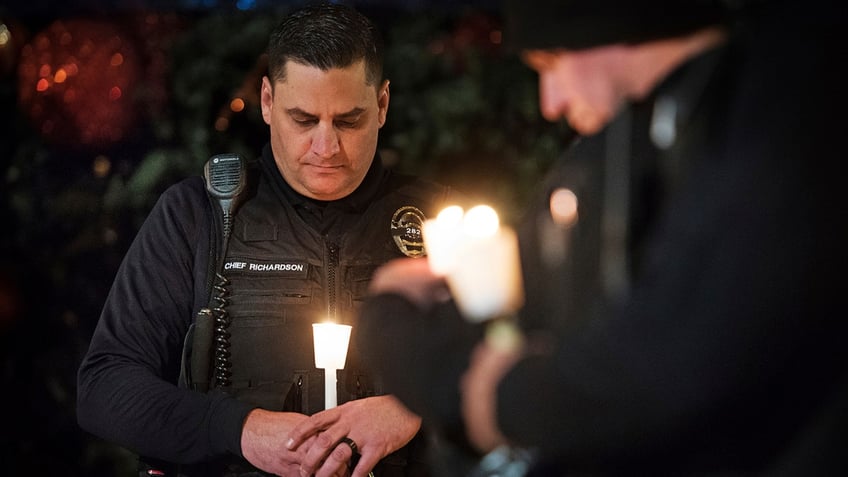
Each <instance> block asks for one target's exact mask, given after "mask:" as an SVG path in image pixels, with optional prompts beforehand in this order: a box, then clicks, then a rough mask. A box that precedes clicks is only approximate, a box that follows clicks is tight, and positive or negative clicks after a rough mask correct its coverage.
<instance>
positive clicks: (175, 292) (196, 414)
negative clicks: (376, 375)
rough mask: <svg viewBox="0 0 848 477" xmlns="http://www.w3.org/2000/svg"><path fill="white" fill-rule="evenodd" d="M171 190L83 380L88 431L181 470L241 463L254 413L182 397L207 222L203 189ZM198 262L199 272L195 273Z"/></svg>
mask: <svg viewBox="0 0 848 477" xmlns="http://www.w3.org/2000/svg"><path fill="white" fill-rule="evenodd" d="M196 179H197V178H195V179H190V180H187V181H184V182H183V183H181V184H178V185H176V186H173V187H171V188H170V189H168V190H167V191H166V192H165V193H164V194H163V195H162V197H161V198H160V199H159V201H158V203H157V204H156V206H155V207H154V209H153V210H152V212H151V214H150V216H149V217H148V218H147V220H146V221H145V223H144V224H143V226H142V228H141V230H140V231H139V233H138V235H137V237H136V238H135V240H134V242H133V243H132V245H131V247H130V249H129V251H128V253H127V255H126V257H125V258H124V261H123V263H122V264H121V267H120V269H119V271H118V274H117V277H116V279H115V281H114V283H113V285H112V289H111V291H110V293H109V295H108V298H107V300H106V303H105V306H104V308H103V312H102V315H101V317H100V321H99V322H98V325H97V327H96V329H95V332H94V335H93V337H92V340H91V344H90V347H89V350H88V353H87V354H86V356H85V357H84V359H83V362H82V365H81V367H80V370H79V375H78V403H77V413H78V416H77V417H78V420H79V424H80V426H81V427H83V428H84V429H86V430H87V431H89V432H92V433H93V434H96V435H98V436H100V437H102V438H104V439H106V440H109V441H112V442H115V443H117V444H119V445H122V446H125V447H127V448H129V449H131V450H133V451H135V452H137V453H139V454H142V455H146V456H150V457H155V458H159V459H164V460H168V461H173V462H179V463H190V462H197V461H201V460H204V459H207V458H209V457H211V456H215V455H221V454H226V453H233V454H237V455H239V454H240V452H241V449H240V436H241V427H242V423H243V422H244V419H245V418H246V416H247V413H248V412H249V411H250V408H249V407H248V406H247V405H245V404H243V403H240V402H238V401H236V400H235V399H232V398H229V397H227V396H224V395H223V394H209V395H205V394H201V393H198V392H194V391H189V390H186V389H181V388H178V387H177V386H176V385H175V383H176V382H177V378H178V375H179V369H180V357H181V350H182V346H183V340H184V336H185V333H186V331H187V329H188V327H189V325H190V324H191V321H192V318H193V317H192V314H193V309H192V308H193V302H194V293H195V282H196V280H202V279H203V277H205V269H206V263H207V261H208V257H206V258H203V254H207V255H208V250H209V247H208V242H209V220H208V218H207V211H206V209H205V207H207V205H206V204H207V202H206V197H205V195H204V194H205V192H204V191H203V185H202V181H199V180H196ZM196 263H200V264H201V266H196Z"/></svg>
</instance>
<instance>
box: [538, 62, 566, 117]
mask: <svg viewBox="0 0 848 477" xmlns="http://www.w3.org/2000/svg"><path fill="white" fill-rule="evenodd" d="M563 89H564V88H562V87H561V85H558V84H557V82H556V81H555V78H554V75H551V74H544V73H543V74H540V75H539V110H540V111H541V112H542V116H544V117H545V119H547V120H548V121H552V122H556V121H559V119H560V118H562V117H563V116H565V113H566V106H567V104H566V100H565V92H564V91H563Z"/></svg>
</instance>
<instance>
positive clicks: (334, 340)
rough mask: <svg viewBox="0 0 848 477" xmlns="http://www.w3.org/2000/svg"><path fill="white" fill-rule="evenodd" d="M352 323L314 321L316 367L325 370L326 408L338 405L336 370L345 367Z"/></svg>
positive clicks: (313, 334) (313, 335)
mask: <svg viewBox="0 0 848 477" xmlns="http://www.w3.org/2000/svg"><path fill="white" fill-rule="evenodd" d="M350 330H351V326H350V325H340V324H337V323H313V324H312V337H313V339H314V346H315V367H316V368H318V369H323V370H324V409H330V408H333V407H336V405H337V404H338V400H337V397H336V371H337V370H339V369H344V365H345V360H346V359H347V348H348V343H349V342H350Z"/></svg>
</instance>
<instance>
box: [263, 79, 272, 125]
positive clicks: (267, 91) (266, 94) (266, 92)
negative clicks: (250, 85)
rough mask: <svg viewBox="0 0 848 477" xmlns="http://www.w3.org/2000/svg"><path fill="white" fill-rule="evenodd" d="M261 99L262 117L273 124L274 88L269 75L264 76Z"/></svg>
mask: <svg viewBox="0 0 848 477" xmlns="http://www.w3.org/2000/svg"><path fill="white" fill-rule="evenodd" d="M259 100H260V103H261V104H262V119H263V120H265V124H267V125H269V126H270V125H271V109H272V106H273V105H274V88H273V86H272V85H271V80H270V79H269V78H268V77H267V76H263V77H262V85H261V86H260V87H259Z"/></svg>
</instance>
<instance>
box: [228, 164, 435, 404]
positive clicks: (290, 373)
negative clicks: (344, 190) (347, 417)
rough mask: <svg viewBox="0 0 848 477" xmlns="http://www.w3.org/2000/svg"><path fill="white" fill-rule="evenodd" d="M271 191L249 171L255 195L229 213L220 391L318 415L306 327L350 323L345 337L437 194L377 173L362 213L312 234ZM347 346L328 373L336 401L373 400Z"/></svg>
mask: <svg viewBox="0 0 848 477" xmlns="http://www.w3.org/2000/svg"><path fill="white" fill-rule="evenodd" d="M277 187H279V186H278V185H276V184H275V183H274V182H273V181H272V180H268V178H267V176H266V175H265V174H259V178H258V184H257V189H256V194H255V196H254V197H253V198H251V199H250V200H248V201H247V202H246V203H245V204H244V205H243V206H242V207H241V209H240V210H239V211H238V214H237V215H236V219H235V223H234V226H233V229H232V235H231V237H230V240H229V245H228V248H227V253H226V257H225V260H224V262H223V271H222V273H223V275H224V276H225V277H226V278H227V280H228V281H229V283H228V285H227V293H228V295H229V296H228V304H227V306H226V310H227V312H228V313H229V315H230V324H229V327H228V328H229V329H228V333H229V340H228V341H229V343H228V346H229V353H230V361H231V368H230V371H231V377H230V380H231V383H232V384H231V387H230V389H229V391H230V392H231V394H232V395H234V396H235V397H237V398H238V399H240V400H243V401H246V402H249V403H252V404H256V405H259V406H261V407H262V408H265V409H269V410H279V411H295V412H302V413H305V414H313V413H315V412H318V411H321V410H323V409H324V374H323V373H324V371H323V370H320V369H316V367H315V360H314V352H313V337H312V324H313V323H319V322H323V321H327V320H331V321H334V322H337V323H344V324H350V325H352V326H353V328H352V336H354V335H355V333H356V329H357V327H356V317H357V309H358V306H359V304H360V303H361V302H362V300H363V299H364V297H365V294H366V291H367V285H368V282H369V280H370V278H371V276H372V274H373V272H374V270H375V269H376V268H377V267H378V266H379V265H381V264H383V263H385V262H387V261H388V260H390V259H393V258H398V257H403V256H404V255H415V254H416V253H417V252H420V235H417V234H420V228H419V229H416V227H415V223H414V222H416V221H422V220H423V218H424V217H433V216H435V214H436V213H438V211H439V210H440V209H439V208H441V207H443V206H444V205H446V204H445V200H446V193H447V189H446V188H443V187H441V186H436V185H433V184H429V183H426V182H421V181H417V180H413V179H410V178H408V177H405V176H399V175H394V174H391V173H387V175H386V177H385V179H384V180H383V184H382V186H381V187H380V191H379V193H377V194H376V197H374V199H373V201H372V202H371V203H369V204H368V205H367V206H365V209H364V211H358V212H354V211H342V212H340V213H339V214H338V215H337V219H336V221H335V222H334V223H333V224H332V225H331V226H330V227H329V229H328V230H326V231H325V233H323V234H322V233H319V232H318V231H316V230H315V229H314V228H312V227H310V226H309V225H307V223H306V222H305V221H304V220H303V219H302V218H301V217H300V216H299V215H298V214H297V212H296V211H295V209H294V207H293V206H292V205H291V204H290V203H289V202H288V201H286V200H285V199H284V198H283V196H282V194H281V191H279V190H275V188H277ZM328 207H333V205H332V204H331V205H329V206H328ZM330 212H332V211H328V210H325V214H326V213H330ZM416 241H417V243H416ZM402 248H403V249H405V250H406V253H404V252H402V250H401V249H402ZM354 343H355V340H354V339H353V338H352V339H351V342H350V348H349V350H348V355H347V361H346V364H345V367H344V369H343V370H341V371H339V375H338V386H337V397H338V403H339V404H342V403H344V402H346V401H349V400H353V399H359V398H363V397H367V396H373V395H379V394H383V389H382V387H381V385H380V383H379V382H377V381H376V380H375V379H374V377H373V376H372V375H371V374H369V373H368V372H367V370H365V369H363V367H362V365H361V364H360V363H361V351H360V350H357V349H356V347H355V344H354Z"/></svg>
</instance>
